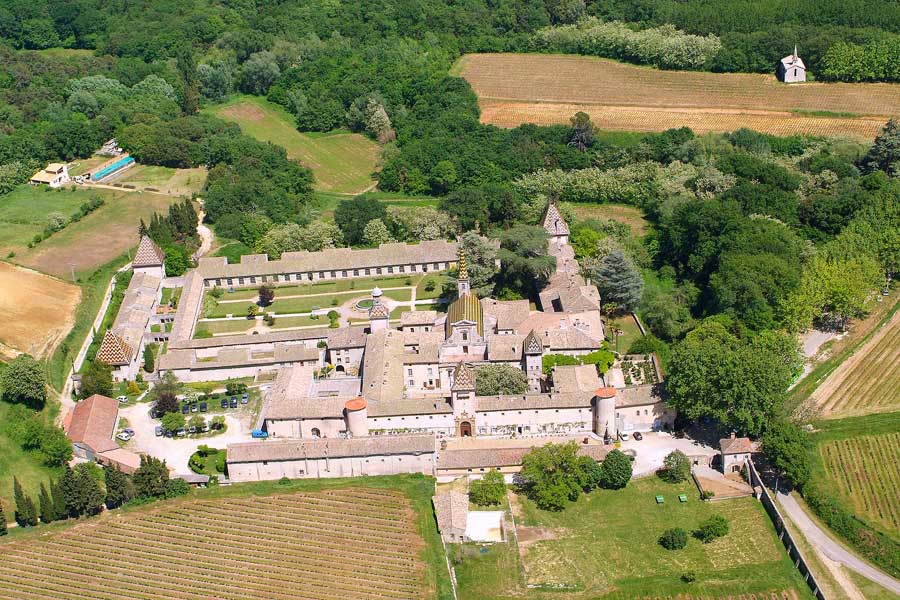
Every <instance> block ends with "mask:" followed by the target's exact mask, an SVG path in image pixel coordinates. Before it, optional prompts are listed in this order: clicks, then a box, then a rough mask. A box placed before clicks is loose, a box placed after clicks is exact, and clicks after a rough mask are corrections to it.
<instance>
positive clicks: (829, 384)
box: [810, 311, 900, 419]
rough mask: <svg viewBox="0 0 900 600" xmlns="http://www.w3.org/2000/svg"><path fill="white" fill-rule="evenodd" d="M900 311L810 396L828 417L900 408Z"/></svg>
mask: <svg viewBox="0 0 900 600" xmlns="http://www.w3.org/2000/svg"><path fill="white" fill-rule="evenodd" d="M898 339H900V311H897V312H895V313H894V315H893V317H891V319H890V320H889V321H888V322H887V323H885V324H884V325H883V326H882V327H881V328H880V329H879V330H878V331H876V332H875V334H874V335H872V337H871V338H869V340H868V341H866V342H865V343H864V344H863V345H862V346H861V347H860V348H859V349H857V350H856V352H854V353H853V354H852V355H850V357H849V358H848V359H847V360H845V361H844V362H843V363H841V364H840V366H838V367H837V368H836V369H835V370H834V371H832V373H831V374H830V375H829V376H828V378H827V379H825V381H823V382H822V383H821V384H820V385H819V387H818V388H816V390H815V391H814V392H813V393H812V395H811V396H810V404H815V405H816V407H817V408H818V409H819V410H820V411H821V414H822V416H823V417H825V418H829V419H833V418H840V417H846V416H852V415H862V414H869V413H875V412H884V411H891V410H900V351H898V346H897V340H898Z"/></svg>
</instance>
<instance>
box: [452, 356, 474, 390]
mask: <svg viewBox="0 0 900 600" xmlns="http://www.w3.org/2000/svg"><path fill="white" fill-rule="evenodd" d="M453 389H454V390H474V389H475V371H474V370H473V369H472V367H470V366H469V365H468V364H466V363H464V362H461V363H459V364H458V365H456V370H455V371H454V372H453Z"/></svg>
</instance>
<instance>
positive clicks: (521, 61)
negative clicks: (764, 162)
mask: <svg viewBox="0 0 900 600" xmlns="http://www.w3.org/2000/svg"><path fill="white" fill-rule="evenodd" d="M454 72H455V73H459V74H460V75H461V76H462V77H464V78H465V79H467V80H468V81H469V83H470V84H471V85H472V88H473V89H474V90H475V93H476V94H478V98H479V104H480V105H481V119H482V121H484V122H485V123H491V124H494V125H499V126H502V127H515V126H517V125H520V124H522V123H537V124H539V125H546V124H552V123H568V121H569V118H570V117H571V116H572V115H573V114H574V113H576V112H578V111H584V112H586V113H588V114H589V115H590V116H591V119H592V120H593V122H594V124H595V125H596V126H597V127H598V128H599V129H603V130H625V131H663V130H665V129H669V128H672V127H682V126H688V127H691V128H692V129H694V130H695V131H696V132H698V133H702V132H707V131H733V130H735V129H738V128H740V127H749V128H752V129H756V130H758V131H763V132H766V133H771V134H776V135H789V134H812V135H835V136H847V137H854V138H857V139H865V140H871V139H872V138H874V137H875V135H876V134H877V133H878V132H879V131H880V130H881V128H882V127H883V126H884V123H885V121H887V119H888V117H889V116H890V115H893V114H897V113H900V85H897V84H887V83H872V84H851V83H806V84H798V85H784V84H782V83H779V82H778V81H776V80H775V78H774V76H771V75H760V74H735V73H701V72H687V71H661V70H656V69H652V68H649V67H639V66H635V65H629V64H624V63H620V62H616V61H613V60H608V59H602V58H596V57H587V56H571V55H550V54H471V55H467V56H464V57H463V58H462V59H460V62H459V63H457V65H456V66H455V67H454Z"/></svg>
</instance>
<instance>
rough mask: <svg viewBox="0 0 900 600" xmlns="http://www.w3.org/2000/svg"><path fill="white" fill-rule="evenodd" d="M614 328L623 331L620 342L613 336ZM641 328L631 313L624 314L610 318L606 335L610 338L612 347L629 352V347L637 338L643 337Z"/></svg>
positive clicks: (619, 338) (618, 350)
mask: <svg viewBox="0 0 900 600" xmlns="http://www.w3.org/2000/svg"><path fill="white" fill-rule="evenodd" d="M613 329H618V330H620V331H622V334H621V335H620V336H619V337H618V343H617V342H616V338H615V337H614V336H613ZM641 335H642V334H641V330H640V328H639V327H638V325H637V322H635V320H634V317H632V316H631V315H624V316H621V317H616V318H615V319H610V320H609V321H608V323H607V327H606V337H607V338H608V339H609V340H610V348H611V349H612V350H616V351H617V352H620V353H622V354H625V353H626V352H628V348H630V347H631V344H632V343H634V341H635V340H637V339H638V338H640V337H641Z"/></svg>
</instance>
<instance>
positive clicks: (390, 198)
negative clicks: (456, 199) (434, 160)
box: [314, 191, 438, 219]
mask: <svg viewBox="0 0 900 600" xmlns="http://www.w3.org/2000/svg"><path fill="white" fill-rule="evenodd" d="M366 195H367V196H368V197H370V198H374V199H375V200H378V201H379V202H381V203H382V204H384V205H385V206H400V207H402V208H418V207H421V206H430V207H432V208H437V205H438V199H437V198H434V197H432V196H407V195H405V194H400V193H396V192H374V191H373V192H368V193H367V194H366ZM346 199H347V195H346V194H337V193H334V192H323V191H317V192H316V193H315V199H314V202H315V204H314V208H315V209H316V210H317V211H319V214H320V215H321V216H322V217H324V218H328V219H331V218H333V217H334V209H335V208H336V207H337V205H338V203H339V202H340V201H341V200H346Z"/></svg>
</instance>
